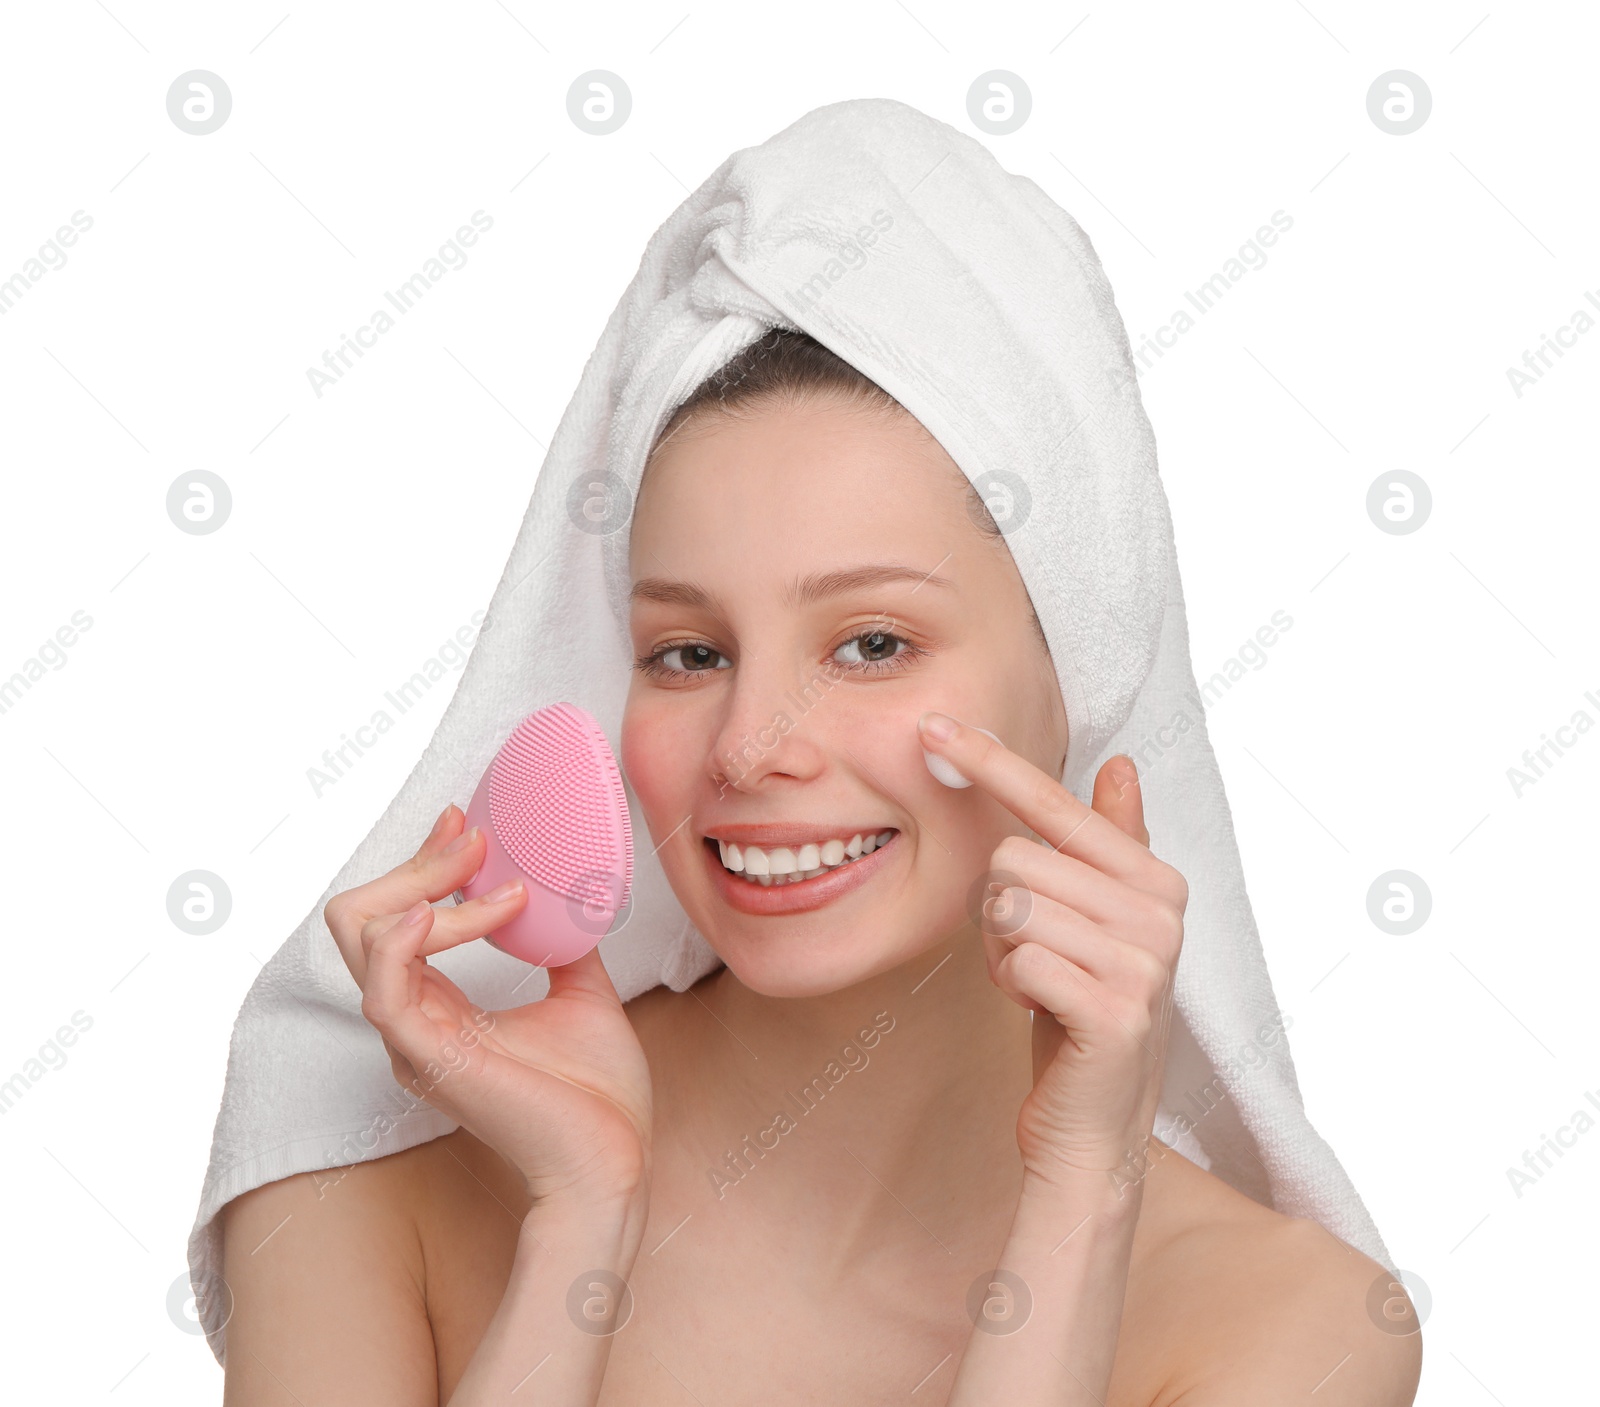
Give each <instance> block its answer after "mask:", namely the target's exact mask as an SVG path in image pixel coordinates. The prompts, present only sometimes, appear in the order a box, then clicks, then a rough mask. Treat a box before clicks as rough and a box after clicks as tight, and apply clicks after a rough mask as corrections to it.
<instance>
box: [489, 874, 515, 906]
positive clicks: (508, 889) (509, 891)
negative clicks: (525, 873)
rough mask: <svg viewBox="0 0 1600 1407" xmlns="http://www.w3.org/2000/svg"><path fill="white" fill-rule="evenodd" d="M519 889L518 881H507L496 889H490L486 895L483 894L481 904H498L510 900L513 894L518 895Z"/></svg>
mask: <svg viewBox="0 0 1600 1407" xmlns="http://www.w3.org/2000/svg"><path fill="white" fill-rule="evenodd" d="M521 889H522V881H521V880H520V879H513V880H508V881H507V882H506V883H505V884H502V885H501V886H500V887H499V888H498V889H491V890H490V891H489V892H488V893H487V894H485V895H484V896H483V902H484V903H485V904H498V903H500V902H501V901H502V900H505V899H509V898H511V896H512V895H513V894H516V893H518V892H519V891H520V890H521Z"/></svg>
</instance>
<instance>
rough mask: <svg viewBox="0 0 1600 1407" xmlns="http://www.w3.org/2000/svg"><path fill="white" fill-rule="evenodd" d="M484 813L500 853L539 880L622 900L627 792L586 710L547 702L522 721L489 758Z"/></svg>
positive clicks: (627, 860) (576, 893)
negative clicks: (491, 765) (490, 769)
mask: <svg viewBox="0 0 1600 1407" xmlns="http://www.w3.org/2000/svg"><path fill="white" fill-rule="evenodd" d="M489 812H490V815H491V817H492V818H493V821H494V828H495V832H496V834H497V835H498V836H499V837H500V843H501V844H502V845H503V846H504V847H505V849H506V853H507V854H508V855H509V856H510V857H511V858H512V859H513V860H514V861H516V863H517V864H518V865H520V866H521V867H522V869H523V870H524V871H525V872H526V873H527V874H529V875H531V876H532V877H533V878H534V879H536V880H538V881H539V883H541V884H543V885H545V886H546V887H547V888H549V889H552V890H554V891H555V892H556V893H558V894H563V895H565V896H566V897H567V898H569V899H574V900H577V901H579V902H581V903H594V904H609V905H611V906H613V907H614V908H616V909H617V910H619V911H620V910H621V909H622V908H624V907H625V906H626V905H627V902H628V891H629V889H630V888H631V887H632V884H633V826H632V823H631V822H630V820H629V817H628V799H627V792H626V791H625V789H624V787H623V781H622V773H621V771H620V769H619V768H618V767H617V764H616V760H615V759H614V758H613V757H612V754H611V748H610V746H609V744H608V743H607V742H606V737H605V734H604V732H603V731H602V730H601V729H600V726H599V724H598V723H596V722H595V721H594V720H593V719H592V718H590V717H589V716H588V715H586V714H584V713H582V712H580V711H579V710H577V709H575V708H573V707H571V706H569V705H567V704H551V705H550V706H549V707H548V708H542V709H540V710H538V711H537V712H536V713H532V714H529V715H528V717H527V718H525V719H523V721H522V722H521V723H520V724H518V725H517V727H516V729H515V731H513V732H512V734H511V736H510V737H509V738H507V739H506V742H505V745H504V746H503V747H502V748H501V750H500V753H499V756H498V757H497V758H496V759H495V764H494V771H493V774H492V775H491V777H490V780H489Z"/></svg>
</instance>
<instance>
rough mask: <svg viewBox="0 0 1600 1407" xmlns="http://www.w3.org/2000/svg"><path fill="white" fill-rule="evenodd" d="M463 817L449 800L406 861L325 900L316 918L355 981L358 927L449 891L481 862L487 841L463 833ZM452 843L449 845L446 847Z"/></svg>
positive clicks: (475, 832) (359, 972)
mask: <svg viewBox="0 0 1600 1407" xmlns="http://www.w3.org/2000/svg"><path fill="white" fill-rule="evenodd" d="M465 822H466V816H465V815H464V814H463V813H462V812H461V810H460V808H459V807H457V806H455V805H454V804H452V805H450V806H447V807H445V809H444V812H443V814H442V815H441V816H440V817H439V819H438V820H437V821H436V822H434V827H433V830H432V831H430V832H429V833H428V836H427V838H426V839H425V840H424V841H423V843H422V845H421V846H420V847H419V848H418V850H417V853H416V854H415V855H413V856H411V858H410V859H407V860H403V861H402V862H401V863H400V864H398V865H396V866H395V867H394V868H393V869H392V870H390V871H389V872H388V873H387V874H383V875H379V876H378V877H377V878H376V879H373V880H369V881H368V882H367V883H365V884H360V885H356V886H355V887H353V888H351V889H346V890H343V891H342V892H340V893H338V894H335V895H334V896H333V898H331V899H330V900H328V902H327V905H326V906H325V907H324V908H323V911H322V916H323V918H324V920H325V921H326V922H327V925H328V931H329V932H330V933H331V934H332V935H333V941H334V942H335V943H336V944H337V945H338V947H339V951H340V953H341V954H342V955H343V957H344V960H345V964H346V965H347V966H348V967H349V968H350V972H351V975H352V976H353V977H354V978H355V979H356V983H357V985H358V986H359V985H360V984H361V980H362V976H363V972H364V968H365V960H364V958H363V955H362V949H361V944H360V933H361V928H362V925H363V924H365V923H367V922H368V921H369V920H371V919H373V918H375V917H377V916H379V915H381V914H401V913H404V912H405V911H406V910H407V909H409V908H410V907H411V906H412V905H413V904H415V903H416V902H417V900H418V899H426V900H427V901H428V902H429V903H433V902H434V901H435V900H438V899H443V898H444V897H445V896H446V895H447V894H452V893H454V892H455V891H456V890H457V889H459V888H460V887H461V886H462V885H463V884H464V883H466V881H467V880H469V879H471V878H472V876H473V875H474V874H476V873H477V871H478V869H479V868H480V867H481V866H482V864H483V858H484V854H485V851H486V849H487V844H486V842H485V840H484V838H483V835H482V832H481V831H480V830H479V829H478V828H477V827H473V829H472V830H470V831H466V832H463V830H462V827H463V826H464V825H465ZM452 847H454V848H453V849H452Z"/></svg>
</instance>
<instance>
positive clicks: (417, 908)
mask: <svg viewBox="0 0 1600 1407" xmlns="http://www.w3.org/2000/svg"><path fill="white" fill-rule="evenodd" d="M432 907H433V905H431V904H430V903H428V901H427V900H426V899H418V900H417V902H416V903H415V904H413V905H412V906H411V907H410V909H408V910H407V911H406V916H405V917H404V918H403V919H401V920H400V926H401V927H402V928H410V927H412V926H413V925H414V924H418V923H421V922H422V916H423V915H424V914H425V913H427V912H428V910H429V909H431V908H432Z"/></svg>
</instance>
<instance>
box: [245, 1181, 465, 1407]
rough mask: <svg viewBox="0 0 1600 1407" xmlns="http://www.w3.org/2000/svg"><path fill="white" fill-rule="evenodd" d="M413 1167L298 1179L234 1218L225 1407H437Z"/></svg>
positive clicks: (258, 1196) (260, 1194)
mask: <svg viewBox="0 0 1600 1407" xmlns="http://www.w3.org/2000/svg"><path fill="white" fill-rule="evenodd" d="M404 1158H405V1155H404V1154H400V1155H397V1156H396V1157H392V1158H379V1159H376V1160H374V1161H372V1162H366V1163H357V1164H354V1165H353V1166H351V1167H348V1168H339V1169H336V1170H332V1171H330V1172H320V1173H309V1172H308V1173H295V1174H294V1175H293V1176H291V1177H286V1178H281V1179H279V1180H278V1181H276V1182H269V1183H266V1184H264V1185H263V1186H261V1187H256V1188H253V1189H251V1190H250V1191H249V1192H245V1193H242V1194H241V1195H240V1196H238V1197H235V1198H234V1199H233V1200H232V1201H231V1202H229V1203H228V1204H227V1205H226V1206H224V1207H223V1209H222V1212H221V1216H222V1226H223V1242H222V1244H223V1251H222V1278H223V1279H224V1280H225V1281H226V1282H227V1286H228V1289H229V1291H230V1292H231V1295H232V1316H231V1317H230V1318H229V1320H228V1322H227V1328H226V1334H227V1372H226V1376H225V1378H224V1383H223V1391H222V1401H223V1403H224V1407H296V1404H298V1407H361V1405H362V1404H371V1407H378V1404H380V1403H381V1404H383V1407H436V1404H437V1402H438V1397H439V1389H438V1379H437V1372H436V1368H435V1363H434V1349H433V1331H432V1328H431V1326H430V1325H429V1323H428V1310H427V1303H426V1299H425V1296H424V1292H423V1261H422V1246H421V1242H420V1241H419V1239H418V1237H417V1233H416V1217H415V1214H414V1212H413V1210H412V1205H411V1194H410V1192H409V1189H408V1184H407V1180H406V1176H405V1168H404V1166H403V1162H402V1160H403V1159H404Z"/></svg>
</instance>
